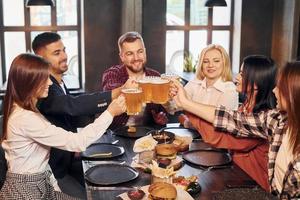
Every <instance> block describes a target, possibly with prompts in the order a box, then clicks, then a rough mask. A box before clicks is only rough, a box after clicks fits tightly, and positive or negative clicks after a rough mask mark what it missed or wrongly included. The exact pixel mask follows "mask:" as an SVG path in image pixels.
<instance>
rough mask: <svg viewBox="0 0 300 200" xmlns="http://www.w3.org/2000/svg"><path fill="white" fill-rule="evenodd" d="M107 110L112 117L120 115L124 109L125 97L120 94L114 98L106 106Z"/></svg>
mask: <svg viewBox="0 0 300 200" xmlns="http://www.w3.org/2000/svg"><path fill="white" fill-rule="evenodd" d="M107 110H108V112H110V114H111V115H112V116H113V117H114V116H117V115H120V114H122V113H124V112H125V111H126V103H125V97H124V96H123V95H120V96H119V97H118V98H116V99H114V100H113V101H112V102H111V103H110V104H109V106H108V108H107Z"/></svg>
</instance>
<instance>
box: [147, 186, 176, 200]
mask: <svg viewBox="0 0 300 200" xmlns="http://www.w3.org/2000/svg"><path fill="white" fill-rule="evenodd" d="M148 192H149V196H148V198H149V199H151V200H175V199H176V197H177V190H176V188H175V187H174V186H173V185H172V184H169V183H163V182H157V183H153V184H151V185H150V187H149V189H148Z"/></svg>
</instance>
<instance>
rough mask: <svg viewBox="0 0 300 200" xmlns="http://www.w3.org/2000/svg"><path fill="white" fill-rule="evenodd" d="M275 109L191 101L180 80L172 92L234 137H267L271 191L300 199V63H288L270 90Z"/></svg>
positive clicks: (184, 105)
mask: <svg viewBox="0 0 300 200" xmlns="http://www.w3.org/2000/svg"><path fill="white" fill-rule="evenodd" d="M273 92H274V94H275V96H276V100H277V108H276V109H272V110H263V111H260V112H258V113H253V114H247V113H244V112H241V111H232V110H228V109H226V108H225V107H223V106H220V107H214V106H207V105H204V104H200V103H195V102H192V101H190V100H189V99H188V98H187V96H186V94H185V91H184V89H183V87H182V86H181V85H180V83H179V82H176V81H174V85H173V87H172V90H171V94H172V95H174V100H175V102H176V104H177V105H178V106H180V107H182V108H184V109H185V110H187V111H189V112H191V113H193V114H195V115H197V116H198V117H200V118H202V119H204V120H206V121H207V122H210V123H213V125H214V127H215V128H216V130H219V131H223V132H227V133H228V134H231V135H234V136H236V137H259V138H262V139H268V141H269V142H270V148H269V153H268V176H269V179H268V180H269V183H270V189H271V192H272V194H274V195H276V196H278V197H279V198H280V199H299V198H300V123H299V119H300V104H299V101H300V62H291V63H287V64H286V65H285V66H284V67H283V68H282V69H281V71H280V73H279V75H278V78H277V86H276V87H275V88H274V89H273Z"/></svg>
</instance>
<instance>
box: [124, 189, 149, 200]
mask: <svg viewBox="0 0 300 200" xmlns="http://www.w3.org/2000/svg"><path fill="white" fill-rule="evenodd" d="M127 196H128V197H129V199H131V200H140V199H142V198H143V197H144V196H145V192H144V191H143V190H141V189H136V190H129V191H128V192H127Z"/></svg>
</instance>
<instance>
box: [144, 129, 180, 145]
mask: <svg viewBox="0 0 300 200" xmlns="http://www.w3.org/2000/svg"><path fill="white" fill-rule="evenodd" d="M150 133H151V135H152V137H153V139H154V140H156V141H157V142H158V144H161V143H168V144H170V143H172V142H173V141H174V139H175V134H174V133H172V132H169V131H157V130H152V131H150V132H149V133H148V134H150ZM164 135H165V137H166V138H167V139H163V138H160V137H164Z"/></svg>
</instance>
